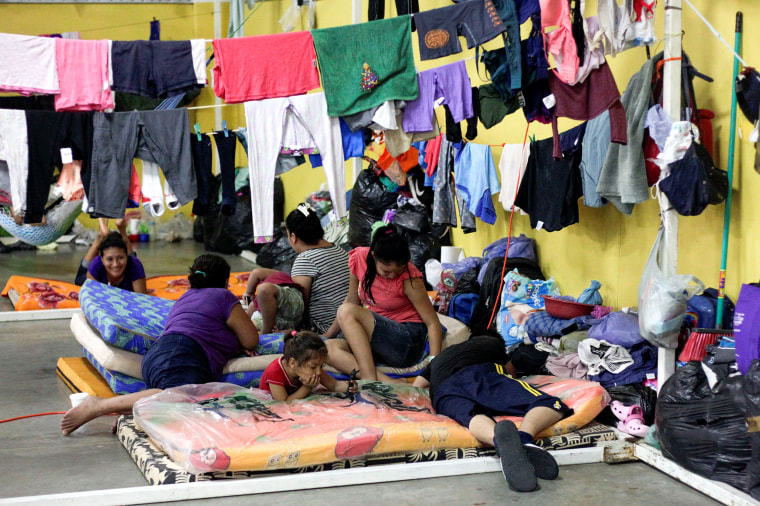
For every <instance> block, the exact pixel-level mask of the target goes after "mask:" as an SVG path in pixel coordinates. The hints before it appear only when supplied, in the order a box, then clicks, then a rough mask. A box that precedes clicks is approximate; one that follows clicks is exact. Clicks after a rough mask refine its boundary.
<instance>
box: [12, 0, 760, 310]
mask: <svg viewBox="0 0 760 506" xmlns="http://www.w3.org/2000/svg"><path fill="white" fill-rule="evenodd" d="M290 3H291V2H290V0H267V1H266V2H264V3H263V4H261V6H260V7H259V8H258V10H257V11H256V12H255V13H254V15H253V16H252V17H251V18H250V19H249V21H248V22H247V23H246V25H245V30H246V35H249V36H250V35H259V34H266V33H277V32H279V31H280V27H279V24H278V20H279V19H280V17H281V16H282V15H283V14H284V12H285V10H286V9H287V8H288V6H289V5H290ZM692 3H693V4H694V5H695V7H697V8H698V9H700V11H701V12H702V13H703V14H704V15H705V16H706V17H707V18H708V19H709V20H710V22H711V23H712V24H713V25H714V27H715V28H716V29H717V30H718V31H719V32H720V33H721V34H722V35H723V37H724V38H725V39H726V40H728V42H729V44H730V45H733V30H734V15H735V12H736V10H737V9H738V8H741V9H742V10H743V11H744V18H745V26H746V27H747V29H746V30H745V34H746V36H745V37H744V43H743V54H744V55H746V58H745V59H746V60H747V61H748V63H749V64H750V65H752V64H754V65H755V66H757V65H760V62H758V61H757V60H756V58H757V55H759V54H760V39H758V38H757V37H753V36H752V34H753V29H754V27H757V26H758V23H760V2H746V1H745V2H740V0H725V1H722V2H712V1H710V0H693V2H692ZM364 4H365V6H364V8H363V10H364V11H365V12H363V19H364V20H366V2H364ZM592 4H594V2H587V8H588V11H587V13H586V14H587V15H590V14H592V13H593V9H594V6H593V5H592ZM227 5H228V4H227V3H222V11H223V16H222V33H223V35H224V36H226V32H227ZM446 5H450V2H449V0H420V7H421V9H422V10H428V9H432V8H437V7H443V6H446ZM663 9H664V2H659V5H658V6H657V11H656V15H657V21H656V26H657V34H658V36H659V37H662V34H663V19H664V14H663V13H664V10H663ZM386 12H387V15H394V14H395V7H394V5H393V2H386ZM0 13H2V16H0V31H2V32H10V33H25V34H39V33H46V32H61V31H73V30H79V31H81V32H82V36H83V38H109V39H139V38H147V37H148V34H149V27H148V22H149V21H150V20H151V19H153V17H154V16H155V17H156V18H157V19H159V20H160V21H161V30H162V33H161V35H162V38H163V39H165V40H172V39H174V40H177V39H188V38H206V39H211V38H213V4H212V3H199V4H195V5H119V4H103V5H93V4H86V5H84V4H77V5H68V4H63V5H61V4H48V5H39V4H26V5H19V4H5V5H3V6H2V7H0ZM350 22H351V4H350V1H349V0H318V1H317V23H318V26H319V27H320V28H326V27H332V26H340V25H345V24H349V23H350ZM528 26H529V23H528V24H526V25H524V26H523V30H525V29H526V28H527V27H528ZM683 26H684V30H685V32H686V34H685V36H684V39H683V46H684V50H685V51H686V52H687V53H688V54H689V56H690V58H691V60H692V62H693V63H694V65H695V66H696V67H697V69H699V70H700V71H702V72H704V73H706V74H708V75H710V76H712V77H713V78H714V79H715V82H714V83H712V84H708V83H705V82H703V81H701V80H699V79H697V80H696V81H695V90H696V96H697V100H698V104H699V106H700V107H702V108H708V109H712V110H713V111H714V112H715V113H716V118H715V119H714V120H713V128H714V139H715V144H716V149H717V151H718V152H719V157H717V160H716V162H717V163H718V165H719V166H720V167H723V168H726V166H727V153H728V131H729V120H730V106H731V86H732V83H731V76H732V57H731V54H730V52H729V51H728V50H727V49H726V47H725V46H723V45H722V44H721V43H720V42H719V41H718V40H717V39H716V38H715V37H714V36H713V35H712V33H711V32H710V30H709V29H708V28H707V27H706V26H705V25H704V24H703V23H702V22H701V21H700V19H699V18H698V17H697V16H696V15H695V14H694V13H693V11H692V10H691V9H690V8H689V7H688V5H686V4H685V3H684V5H683ZM301 27H302V28H306V26H305V25H302V26H301ZM523 35H525V33H524V34H523ZM416 37H417V35H416V33H415V34H413V38H414V39H415V42H414V43H413V44H414V47H415V54H416V55H417V49H416V47H417V43H416ZM460 40H461V41H462V42H464V40H463V39H460ZM497 45H498V41H492V42H490V43H489V44H488V45H487V46H486V47H487V48H493V47H496V46H497ZM661 49H662V44H661V43H660V44H659V45H658V46H657V48H656V49H654V50H653V53H652V54H654V53H655V52H657V51H659V50H661ZM378 50H379V51H382V48H378ZM473 55H474V51H472V50H467V49H465V50H464V52H463V53H462V54H460V55H455V56H453V57H449V58H446V59H442V60H434V61H426V62H420V61H419V58H418V57H417V61H418V68H419V70H425V69H427V68H431V67H435V66H439V65H441V64H444V63H449V62H451V61H454V60H458V59H461V58H464V57H469V56H473ZM608 61H609V63H610V65H611V68H612V70H613V74H614V76H615V79H616V80H617V84H618V87H619V88H620V89H621V91H622V90H623V89H625V87H626V85H627V82H628V80H629V79H630V77H631V76H632V75H633V74H634V73H635V72H636V71H638V69H639V68H640V67H641V65H642V64H643V63H644V62H645V61H646V53H645V50H644V49H643V48H637V49H632V50H629V51H627V52H624V53H623V54H621V55H618V57H616V58H610V59H609V60H608ZM283 63H284V64H287V60H286V59H285V60H284V62H283ZM467 67H468V69H469V71H470V77H471V80H472V83H473V85H475V86H477V85H479V84H481V83H482V81H481V79H480V78H479V77H478V76H477V74H476V72H475V61H474V60H468V61H467ZM481 72H482V69H481ZM214 98H215V97H214V95H213V91H212V90H211V89H210V88H207V89H205V90H204V91H203V93H202V94H201V97H200V98H199V99H198V100H197V101H196V105H210V104H213V103H214ZM222 114H223V118H224V119H225V120H226V121H227V123H228V126H229V128H235V127H237V126H244V125H245V118H244V114H243V108H242V106H240V105H234V106H225V107H223V108H222ZM439 114H440V111H439ZM737 118H738V122H737V125H738V129H739V130H740V131H741V134H742V136H743V139H745V140H741V139H737V144H736V157H735V163H734V170H735V176H734V189H735V190H736V191H735V193H734V195H733V199H734V201H733V206H732V217H731V234H730V242H729V250H728V251H729V254H728V264H727V267H728V276H727V293H728V294H729V296H731V297H733V298H734V299H735V298H736V296H737V295H738V291H739V285H740V283H741V282H750V281H757V280H758V279H759V278H760V265H759V264H758V262H757V261H756V257H755V255H756V254H757V252H758V251H760V248H759V247H758V246H760V225H757V224H756V223H758V219H757V217H758V216H760V209H759V208H760V199H757V198H753V197H754V196H755V195H757V193H758V191H760V175H758V174H757V173H756V172H755V171H754V170H753V162H754V147H753V146H752V145H751V144H749V143H748V142H747V141H746V139H747V138H748V137H749V133H750V131H751V129H752V125H751V124H750V123H749V122H748V121H747V120H746V119H745V118H744V116H743V115H742V114H741V112H739V113H738V116H737ZM190 120H191V123H194V122H196V121H197V122H199V123H200V125H201V129H202V130H203V131H204V132H207V131H211V130H212V129H213V128H214V111H213V109H203V110H199V111H194V112H193V111H191V116H190ZM574 124H575V122H572V121H569V120H560V129H561V130H565V129H568V128H570V127H571V126H573V125H574ZM525 129H526V123H525V120H524V117H523V116H522V113H520V112H517V113H515V114H513V115H510V116H508V117H507V118H506V119H505V120H504V121H503V122H502V123H501V124H499V125H497V126H496V127H494V128H492V129H490V130H485V129H484V128H483V126H482V125H480V127H479V134H480V135H479V136H478V138H477V139H476V140H475V141H476V142H478V143H481V144H503V143H520V142H522V140H523V136H524V134H525ZM530 134H531V135H535V136H536V137H537V138H539V139H541V138H546V137H548V136H550V135H551V131H550V129H549V128H548V127H546V126H544V125H535V124H532V125H531V126H530ZM493 151H494V157H495V159H496V160H498V158H499V157H500V156H501V149H500V148H494V149H493ZM238 163H239V164H240V165H246V163H247V162H246V160H245V157H244V156H243V155H242V154H241V155H239V157H238ZM346 167H347V173H346V180H347V186H348V187H350V186H351V181H352V180H353V179H352V174H351V171H350V167H351V163H350V162H349V163H348V164H347V165H346ZM324 181H325V177H324V173H323V172H322V170H320V169H317V170H313V169H311V167H309V165H308V164H306V165H304V166H301V167H299V168H297V169H295V170H293V171H291V172H289V173H287V174H285V175H284V176H283V182H284V185H285V191H286V200H285V211H286V214H287V212H288V211H289V210H291V209H293V208H294V207H295V206H296V205H297V204H298V203H299V202H300V201H301V200H302V199H303V197H304V196H305V195H307V194H308V193H309V192H311V191H314V190H316V189H317V188H318V187H319V185H320V184H321V183H322V182H324ZM494 205H495V206H496V208H497V210H498V209H501V206H500V203H499V202H498V201H496V199H494ZM186 207H187V206H186ZM579 207H580V223H578V224H576V225H573V226H571V227H568V228H567V229H565V230H562V231H559V232H551V233H548V232H544V231H535V230H531V229H530V222H529V219H528V217H525V216H519V215H517V216H515V217H514V221H513V225H512V226H513V228H512V234H513V235H517V234H519V233H525V234H527V235H529V236H531V237H534V238H535V239H536V240H537V242H538V248H539V261H540V263H541V266H542V268H543V269H544V272H545V273H546V274H547V275H551V276H554V277H555V278H556V280H557V281H558V282H559V284H560V288H561V290H562V292H563V293H568V294H571V295H576V296H577V295H578V294H579V293H580V292H581V291H582V290H583V289H584V288H586V287H587V286H588V285H589V283H590V281H591V279H597V280H599V281H600V282H601V283H602V285H603V286H602V290H601V291H602V295H603V296H604V298H605V303H606V304H609V305H613V306H615V307H622V306H632V305H635V304H636V294H637V289H638V282H639V277H640V273H641V269H642V267H643V265H644V262H645V260H646V257H647V254H648V252H649V249H650V248H651V245H652V241H653V239H654V237H655V234H656V231H657V226H658V222H659V218H658V212H659V208H658V206H657V204H656V202H655V201H652V200H650V201H649V202H646V203H643V204H640V205H638V206H636V208H635V210H634V212H633V214H632V215H631V216H626V215H623V214H621V213H619V212H618V211H617V210H616V209H614V208H613V207H612V206H611V205H607V206H605V207H603V208H601V209H592V208H586V207H584V206H583V203H582V201H580V202H579ZM723 209H724V206H723V205H720V206H710V207H709V208H708V209H707V210H706V211H705V212H704V213H703V214H702V215H700V216H696V217H682V218H680V219H679V249H678V265H679V272H681V273H691V274H695V275H696V276H698V277H699V278H700V279H702V280H703V281H704V282H705V284H706V285H708V286H716V285H717V279H718V270H719V266H720V256H721V241H722V235H723ZM508 227H509V215H508V214H507V213H504V212H499V217H498V219H497V222H496V224H495V225H493V226H489V225H487V224H484V223H482V222H480V223H478V231H477V233H474V234H468V235H463V234H462V233H461V232H460V231H459V230H456V231H455V232H454V241H455V243H456V244H457V245H459V246H463V247H464V248H465V251H466V253H467V254H468V255H476V256H477V255H480V253H481V251H482V249H483V247H485V246H486V245H487V244H489V243H490V242H492V241H493V240H495V239H497V238H499V237H503V236H505V235H507V231H508Z"/></svg>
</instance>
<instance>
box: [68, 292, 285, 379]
mask: <svg viewBox="0 0 760 506" xmlns="http://www.w3.org/2000/svg"><path fill="white" fill-rule="evenodd" d="M79 303H80V305H81V307H82V312H83V313H84V315H85V317H86V318H87V321H89V322H90V324H91V325H92V326H93V327H95V328H96V329H97V330H98V332H99V333H100V336H101V337H102V338H103V340H104V341H106V342H108V343H110V344H112V345H114V346H116V347H117V348H121V349H124V350H127V351H131V352H133V353H139V354H141V355H144V354H145V352H146V351H148V349H149V348H150V347H151V346H152V345H153V342H154V341H155V340H156V339H158V337H159V336H160V335H161V332H163V330H164V325H165V324H166V317H167V316H168V315H169V310H170V309H171V307H172V305H173V304H174V301H172V300H167V299H161V298H159V297H154V296H152V295H143V294H140V293H134V292H128V291H126V290H121V289H120V288H116V287H113V286H108V285H105V284H103V283H98V282H97V281H93V280H87V281H86V282H85V283H84V285H82V289H81V290H80V291H79ZM284 335H285V334H283V333H276V334H262V335H261V336H259V347H258V349H257V350H256V351H257V353H258V354H259V355H272V354H275V353H282V348H283V337H284ZM230 383H235V382H233V381H231V382H230ZM235 384H239V383H235Z"/></svg>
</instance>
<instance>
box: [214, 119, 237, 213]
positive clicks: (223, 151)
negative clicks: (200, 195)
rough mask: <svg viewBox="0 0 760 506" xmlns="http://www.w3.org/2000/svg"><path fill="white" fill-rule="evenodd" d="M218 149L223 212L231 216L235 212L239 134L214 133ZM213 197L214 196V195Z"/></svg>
mask: <svg viewBox="0 0 760 506" xmlns="http://www.w3.org/2000/svg"><path fill="white" fill-rule="evenodd" d="M214 142H216V150H217V152H218V153H219V171H220V172H221V173H222V214H223V215H225V216H231V215H233V214H235V201H236V199H235V146H236V145H237V136H236V135H235V134H233V133H228V136H227V137H225V136H224V132H216V133H214ZM212 197H213V196H212Z"/></svg>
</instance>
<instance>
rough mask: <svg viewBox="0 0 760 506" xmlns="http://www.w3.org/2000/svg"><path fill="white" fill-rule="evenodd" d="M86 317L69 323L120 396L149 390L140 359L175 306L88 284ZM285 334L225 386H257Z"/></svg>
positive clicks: (454, 339) (454, 330)
mask: <svg viewBox="0 0 760 506" xmlns="http://www.w3.org/2000/svg"><path fill="white" fill-rule="evenodd" d="M79 301H80V305H81V308H82V313H75V314H74V316H73V317H72V319H71V325H70V326H71V331H72V332H73V333H74V337H75V338H76V340H77V341H78V342H79V344H81V345H82V348H83V351H84V355H85V357H87V360H89V361H90V362H91V363H92V365H93V366H94V367H95V369H97V370H98V372H100V374H101V375H102V376H103V378H104V379H105V380H106V382H107V383H108V384H109V386H110V387H111V390H113V391H114V392H115V393H117V394H127V393H133V392H137V391H140V390H144V389H145V382H144V381H143V379H142V372H141V363H142V356H143V355H144V354H145V352H147V351H148V349H149V348H150V347H151V346H152V345H153V343H154V342H155V340H156V339H158V337H159V336H160V335H161V332H162V331H163V329H164V325H165V323H166V318H167V316H168V314H169V310H170V309H171V307H172V305H173V304H174V301H171V300H167V299H162V298H158V297H152V296H150V295H142V294H139V293H133V292H127V291H124V290H121V289H118V288H115V287H112V286H108V285H104V284H102V283H98V282H96V281H92V280H88V281H86V282H85V284H84V285H83V286H82V288H81V290H80V291H79ZM441 321H442V324H443V326H444V327H445V328H446V329H447V332H446V338H445V340H444V346H447V345H451V344H455V343H458V342H462V341H465V340H466V339H467V338H468V337H469V330H468V329H467V326H466V325H464V324H462V323H461V322H458V321H457V320H454V319H453V318H448V317H444V316H442V317H441ZM283 336H284V334H283V333H275V334H263V335H261V336H259V346H258V348H257V350H256V351H257V356H255V357H238V358H234V359H232V360H230V361H229V362H228V363H227V365H226V366H225V368H224V372H223V376H222V379H221V381H223V382H226V383H232V384H235V385H238V386H242V387H257V386H258V385H259V380H260V379H261V374H262V373H263V372H264V369H266V367H267V366H268V365H269V363H270V362H272V361H273V360H275V359H277V358H279V357H280V356H281V353H282V347H283ZM426 361H427V359H426V358H423V359H422V360H421V361H420V362H419V363H418V364H415V365H414V366H412V367H409V368H406V369H394V368H387V367H381V368H380V370H381V371H383V372H385V373H386V374H389V375H392V376H397V377H399V376H401V377H403V376H415V375H416V374H417V373H418V372H419V371H420V370H421V369H422V368H423V367H424V366H425V364H426V363H427V362H426Z"/></svg>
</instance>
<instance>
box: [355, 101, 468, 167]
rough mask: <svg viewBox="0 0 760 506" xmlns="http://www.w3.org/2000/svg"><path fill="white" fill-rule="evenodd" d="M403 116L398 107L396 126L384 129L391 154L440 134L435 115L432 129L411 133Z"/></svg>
mask: <svg viewBox="0 0 760 506" xmlns="http://www.w3.org/2000/svg"><path fill="white" fill-rule="evenodd" d="M403 117H404V111H403V109H399V110H398V111H397V112H396V123H397V124H398V128H396V129H393V130H385V147H386V149H387V150H388V153H390V154H391V155H392V156H398V155H400V154H401V153H405V152H406V151H408V150H409V148H410V147H412V144H413V143H415V142H422V141H427V140H430V139H434V138H435V137H437V136H438V135H440V134H441V128H440V127H439V126H438V118H436V117H435V115H433V129H432V130H430V131H429V132H417V133H413V134H408V133H406V132H405V131H404V125H403ZM467 121H469V120H467ZM344 149H345V145H344Z"/></svg>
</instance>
